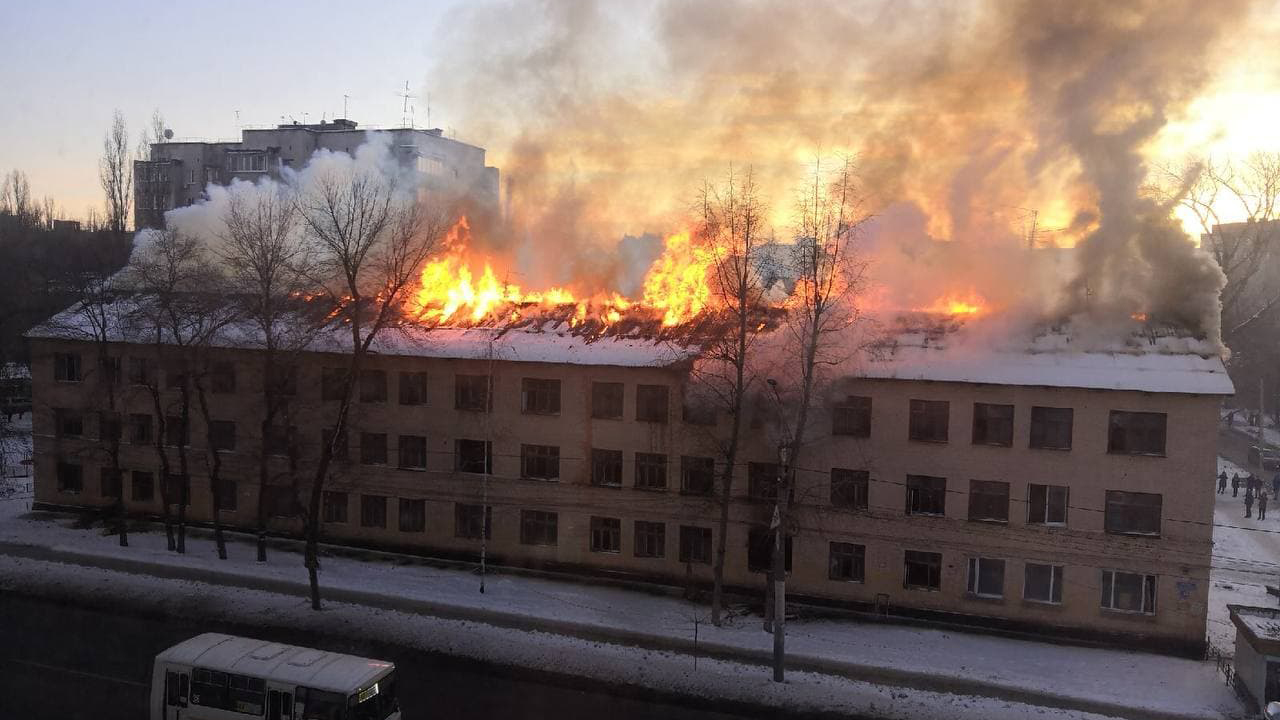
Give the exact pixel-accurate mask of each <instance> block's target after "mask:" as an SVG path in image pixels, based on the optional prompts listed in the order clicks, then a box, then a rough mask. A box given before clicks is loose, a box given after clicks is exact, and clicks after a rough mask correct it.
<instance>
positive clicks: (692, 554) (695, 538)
mask: <svg viewBox="0 0 1280 720" xmlns="http://www.w3.org/2000/svg"><path fill="white" fill-rule="evenodd" d="M680 562H682V563H702V564H710V563H711V528H704V527H694V526H692V525H681V526H680Z"/></svg>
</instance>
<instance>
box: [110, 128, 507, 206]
mask: <svg viewBox="0 0 1280 720" xmlns="http://www.w3.org/2000/svg"><path fill="white" fill-rule="evenodd" d="M369 132H370V131H368V130H361V129H357V127H356V123H355V121H353V120H344V119H336V120H334V121H333V122H322V123H319V124H310V125H303V124H298V123H291V124H284V125H278V126H276V127H275V128H262V129H245V130H242V131H241V139H240V140H239V141H238V142H187V141H168V142H160V143H152V144H151V153H150V157H149V158H148V159H147V160H136V161H134V164H133V177H134V193H135V202H134V227H136V228H144V227H162V226H163V225H164V213H165V211H167V210H172V209H173V208H176V207H183V206H185V205H191V204H194V203H195V202H197V201H198V200H200V199H201V198H202V197H203V194H204V191H205V188H206V187H207V186H208V185H211V184H212V185H229V184H231V182H232V181H233V180H237V179H238V180H247V181H250V182H256V181H257V180H258V179H259V178H263V177H271V178H277V179H278V178H279V177H280V175H281V173H283V172H284V171H285V168H293V169H294V170H300V169H302V167H303V166H305V165H306V164H307V161H308V160H309V159H310V158H311V156H312V154H313V153H315V152H316V151H317V150H330V151H333V152H345V153H348V154H354V153H355V150H356V148H357V147H359V146H360V145H361V144H362V143H363V142H364V141H365V140H366V138H367V136H368V133H369ZM376 132H380V133H386V134H387V135H389V136H390V141H391V150H392V152H393V153H394V154H395V155H396V157H397V159H398V160H399V161H400V163H401V165H403V166H405V167H410V168H414V169H416V170H418V171H419V172H420V173H422V177H423V181H424V183H425V185H426V186H427V187H428V188H433V189H438V190H445V191H450V192H456V193H458V194H462V195H466V196H468V197H469V198H472V199H473V200H475V201H476V202H479V203H483V204H487V205H489V206H490V207H492V208H496V207H497V206H498V169H497V168H494V167H488V166H486V165H485V151H484V148H480V147H476V146H474V145H468V144H467V143H464V142H459V141H457V140H454V139H451V138H447V137H445V136H444V133H443V131H441V130H440V129H439V128H433V129H430V130H422V129H417V128H395V129H390V130H378V131H376Z"/></svg>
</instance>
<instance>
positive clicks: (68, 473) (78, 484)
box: [58, 462, 84, 493]
mask: <svg viewBox="0 0 1280 720" xmlns="http://www.w3.org/2000/svg"><path fill="white" fill-rule="evenodd" d="M81 490H84V471H83V469H82V468H81V467H80V466H79V465H76V464H75V463H65V462H60V463H58V492H65V493H78V492H80V491H81Z"/></svg>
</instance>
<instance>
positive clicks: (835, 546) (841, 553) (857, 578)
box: [827, 542, 867, 582]
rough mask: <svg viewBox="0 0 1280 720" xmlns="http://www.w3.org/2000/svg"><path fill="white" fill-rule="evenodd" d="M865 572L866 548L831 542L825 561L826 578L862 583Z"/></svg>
mask: <svg viewBox="0 0 1280 720" xmlns="http://www.w3.org/2000/svg"><path fill="white" fill-rule="evenodd" d="M866 571H867V546H865V545H855V544H853V543H842V542H833V543H831V546H830V554H829V555H828V559H827V578H828V579H831V580H842V581H844V582H863V581H864V580H865V579H866Z"/></svg>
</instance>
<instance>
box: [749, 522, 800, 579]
mask: <svg viewBox="0 0 1280 720" xmlns="http://www.w3.org/2000/svg"><path fill="white" fill-rule="evenodd" d="M775 538H776V536H775V535H774V531H773V530H771V529H770V528H767V527H754V528H751V529H750V530H748V531H747V569H748V570H750V571H751V572H769V571H770V570H771V569H772V568H773V546H774V544H775V542H776V539H775ZM782 543H783V549H782V556H783V557H782V564H783V570H784V572H791V537H790V536H787V537H785V538H784V539H783V541H782Z"/></svg>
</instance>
